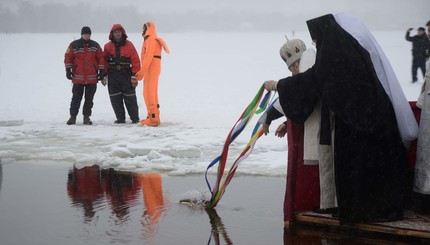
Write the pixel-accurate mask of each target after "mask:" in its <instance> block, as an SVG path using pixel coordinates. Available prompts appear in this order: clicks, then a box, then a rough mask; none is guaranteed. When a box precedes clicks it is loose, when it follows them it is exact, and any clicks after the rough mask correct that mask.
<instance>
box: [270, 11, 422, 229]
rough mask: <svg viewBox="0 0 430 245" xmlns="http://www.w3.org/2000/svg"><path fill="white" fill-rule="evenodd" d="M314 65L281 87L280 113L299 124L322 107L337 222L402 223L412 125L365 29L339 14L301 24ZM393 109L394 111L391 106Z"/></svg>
mask: <svg viewBox="0 0 430 245" xmlns="http://www.w3.org/2000/svg"><path fill="white" fill-rule="evenodd" d="M307 25H308V28H309V32H310V35H311V37H312V40H314V42H315V43H316V48H317V54H316V62H315V65H314V66H313V67H312V68H310V69H308V70H307V71H305V72H303V73H300V74H297V75H295V76H292V77H287V78H284V79H281V80H279V81H273V80H272V81H266V82H265V87H266V89H268V90H277V91H278V93H279V99H280V103H281V106H282V109H283V111H284V112H285V114H286V116H287V117H288V118H289V119H290V120H292V121H294V122H296V123H304V122H305V121H306V119H307V118H308V117H309V116H310V115H311V113H312V112H313V111H314V109H315V106H316V105H317V103H318V102H320V103H321V131H320V144H323V145H330V144H331V132H330V128H331V121H330V115H333V117H334V124H335V128H336V129H335V133H334V144H333V147H334V169H335V179H336V195H337V202H338V209H339V213H338V214H337V215H335V216H339V219H340V223H341V224H345V223H359V222H387V221H394V220H400V219H402V218H403V210H402V207H403V204H404V203H403V201H404V193H405V186H407V184H406V176H405V173H406V148H405V145H407V144H408V143H409V142H410V141H412V140H413V139H415V138H416V136H417V134H418V131H417V129H418V127H417V124H416V121H415V118H414V117H413V114H412V110H411V108H410V106H409V104H408V102H407V100H406V97H405V95H404V94H403V91H402V90H401V87H400V85H399V83H398V80H397V78H396V77H395V75H394V71H393V70H392V68H391V65H390V64H389V62H388V60H387V58H386V56H385V54H384V53H383V51H382V49H381V48H380V47H379V45H378V44H377V42H376V41H375V40H374V38H373V36H372V35H371V33H370V32H369V31H368V29H367V28H366V27H365V26H364V25H363V24H362V23H361V22H360V21H359V20H357V19H356V18H354V17H352V16H350V15H348V14H345V13H342V14H338V15H336V16H333V15H331V14H329V15H325V16H321V17H319V18H316V19H312V20H309V21H307ZM393 105H395V106H394V108H393Z"/></svg>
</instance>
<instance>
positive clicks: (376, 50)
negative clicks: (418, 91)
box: [334, 13, 418, 146]
mask: <svg viewBox="0 0 430 245" xmlns="http://www.w3.org/2000/svg"><path fill="white" fill-rule="evenodd" d="M334 17H335V19H336V22H337V23H338V24H339V25H340V26H341V27H342V28H343V29H344V30H345V31H346V32H348V33H349V34H351V35H352V36H353V37H354V38H355V39H356V40H357V41H358V42H359V43H360V45H361V46H362V47H363V48H364V49H366V50H367V52H369V54H370V57H371V60H372V63H373V67H374V68H375V71H376V74H377V76H378V78H379V81H380V82H381V84H382V86H383V87H384V89H385V92H386V93H387V95H388V96H389V97H390V100H391V103H392V104H393V107H394V111H395V114H396V119H397V125H398V127H399V131H400V135H401V137H402V140H403V143H404V145H405V146H409V143H410V142H411V141H412V140H414V139H416V138H417V137H418V124H417V122H416V120H415V117H414V114H413V112H412V109H411V107H410V105H409V103H408V101H407V99H406V96H405V94H404V93H403V90H402V88H401V86H400V83H399V80H398V79H397V77H396V75H395V73H394V70H393V68H392V67H391V64H390V62H389V61H388V58H387V57H386V56H385V53H384V51H383V50H382V48H381V47H380V46H379V44H378V43H377V42H376V40H375V38H374V37H373V35H372V34H371V33H370V31H369V30H368V29H367V28H366V26H365V25H364V24H363V23H362V22H361V21H360V20H358V19H357V18H355V17H354V16H352V15H349V14H347V13H339V14H336V15H334Z"/></svg>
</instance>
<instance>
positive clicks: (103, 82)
mask: <svg viewBox="0 0 430 245" xmlns="http://www.w3.org/2000/svg"><path fill="white" fill-rule="evenodd" d="M100 82H101V83H102V85H103V86H106V83H107V77H103V79H102V80H101V81H100Z"/></svg>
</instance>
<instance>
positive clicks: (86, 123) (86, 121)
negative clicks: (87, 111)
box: [84, 116, 93, 125]
mask: <svg viewBox="0 0 430 245" xmlns="http://www.w3.org/2000/svg"><path fill="white" fill-rule="evenodd" d="M84 124H85V125H93V122H92V121H91V119H90V117H89V116H84Z"/></svg>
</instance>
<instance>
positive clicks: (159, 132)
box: [0, 32, 422, 176]
mask: <svg viewBox="0 0 430 245" xmlns="http://www.w3.org/2000/svg"><path fill="white" fill-rule="evenodd" d="M374 34H375V36H376V39H377V40H378V41H379V42H380V44H381V46H382V48H383V49H384V51H385V52H386V54H387V56H388V58H389V59H390V61H391V62H392V65H393V67H394V70H395V71H396V73H397V76H398V78H399V80H400V81H401V83H402V84H401V85H402V87H403V88H404V91H405V94H406V97H407V98H408V99H409V100H416V98H417V96H418V93H419V91H420V87H421V84H422V79H420V80H419V82H418V83H416V84H411V82H410V81H411V78H410V66H411V52H410V50H411V46H410V43H408V42H406V41H405V40H404V33H403V32H376V33H374ZM287 35H289V37H290V38H293V36H292V34H288V33H287ZM295 35H296V36H295V37H298V38H301V39H303V40H304V41H305V42H306V44H307V46H308V47H311V46H312V45H311V40H310V37H309V35H308V34H307V33H306V32H300V33H297V32H296V33H295ZM160 36H162V37H163V38H164V39H165V41H166V43H167V44H168V45H169V48H170V50H171V54H170V55H164V57H163V63H162V73H161V77H160V83H159V97H160V105H161V108H160V109H161V121H162V124H161V126H159V127H143V126H137V125H133V124H129V123H130V121H128V124H126V125H115V124H114V123H113V122H114V120H115V117H114V113H113V111H112V108H111V105H110V101H109V96H108V92H107V88H106V87H103V86H102V85H101V84H99V86H98V88H97V93H96V96H95V98H94V108H93V115H92V117H91V119H92V121H93V122H94V125H92V126H86V125H85V126H84V125H82V117H81V115H79V117H78V120H77V125H72V126H68V125H66V121H67V119H68V117H69V113H68V112H69V105H70V99H71V95H72V93H71V84H70V81H69V80H67V79H66V77H65V69H64V63H63V59H64V52H65V50H66V48H67V45H68V44H69V43H70V42H71V41H73V39H74V38H79V33H78V32H76V33H71V34H0V45H1V46H2V47H3V49H2V55H1V56H0V159H1V160H2V163H3V164H7V163H11V162H14V161H22V160H29V161H33V160H42V161H45V160H46V161H52V162H56V161H68V162H73V163H75V166H77V167H83V166H87V165H93V164H100V165H101V166H103V167H114V168H117V169H122V170H129V171H138V172H152V171H154V172H162V173H168V174H170V175H189V174H201V173H204V172H205V170H206V168H207V166H208V164H209V163H210V161H212V159H214V158H215V157H217V156H218V155H219V154H220V153H221V149H222V146H223V143H224V140H225V137H226V136H227V134H228V132H229V130H230V128H231V127H232V126H233V124H234V123H235V122H236V120H237V119H238V118H239V116H240V114H241V113H242V111H243V110H244V108H245V107H246V106H247V105H248V103H249V102H250V101H251V100H252V98H253V97H254V95H255V94H256V92H257V90H258V89H259V87H260V86H261V84H262V83H263V82H264V81H265V80H267V79H279V78H283V77H285V76H287V75H290V72H289V71H288V69H287V67H286V65H285V64H284V63H283V62H282V60H281V59H280V57H279V48H280V46H281V45H282V44H283V43H284V41H285V38H284V36H285V33H264V32H261V33H165V34H163V35H161V34H160ZM107 37H108V34H107V33H94V34H93V35H92V39H94V40H96V41H97V42H99V44H100V45H101V46H103V45H104V43H106V42H107ZM129 40H131V41H132V42H133V43H134V45H135V47H136V48H137V50H138V52H139V53H140V48H141V45H142V38H141V36H140V34H131V35H130V38H129ZM142 87H143V86H142V82H140V83H139V86H138V87H137V90H136V92H137V97H138V104H139V108H140V109H139V113H140V117H141V118H144V117H146V108H145V106H144V103H143V96H142ZM80 112H81V111H80ZM257 118H258V116H256V117H255V118H254V119H253V123H255V121H256V120H257ZM280 123H281V120H278V121H275V122H273V123H272V125H271V133H272V134H271V135H270V136H266V137H264V136H263V137H262V138H261V139H260V140H259V141H258V142H257V145H256V147H255V150H254V153H253V154H252V155H251V156H250V157H249V158H248V159H247V160H246V161H244V162H243V163H241V165H240V166H239V168H238V170H237V173H238V174H247V175H265V176H283V175H285V172H286V157H287V149H286V148H287V147H286V140H285V138H283V139H279V138H275V137H274V136H273V132H274V130H275V129H276V127H277V126H278V125H279V124H280ZM248 127H249V129H248V130H245V131H244V132H243V133H242V135H241V136H240V137H239V138H238V139H236V141H235V142H234V143H233V144H232V145H231V149H230V154H229V156H230V159H231V161H232V160H234V159H235V158H236V157H237V156H238V154H239V153H240V152H241V151H242V149H243V147H244V146H245V144H246V143H247V142H248V140H249V137H250V136H251V128H252V127H253V125H250V126H248ZM231 161H230V162H231ZM215 171H216V168H214V169H212V171H211V173H214V172H215Z"/></svg>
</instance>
